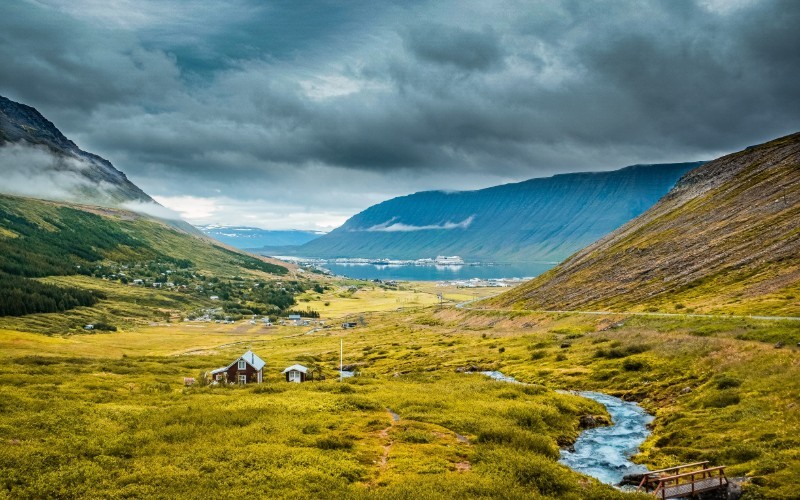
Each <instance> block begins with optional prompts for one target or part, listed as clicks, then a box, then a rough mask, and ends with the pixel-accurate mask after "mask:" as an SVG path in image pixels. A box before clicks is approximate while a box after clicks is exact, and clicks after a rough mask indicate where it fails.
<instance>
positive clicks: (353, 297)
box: [297, 284, 438, 318]
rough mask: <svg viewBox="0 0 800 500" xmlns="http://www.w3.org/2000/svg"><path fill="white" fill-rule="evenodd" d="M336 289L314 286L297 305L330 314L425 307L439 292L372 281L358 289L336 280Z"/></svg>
mask: <svg viewBox="0 0 800 500" xmlns="http://www.w3.org/2000/svg"><path fill="white" fill-rule="evenodd" d="M332 288H333V289H332V290H326V291H325V292H324V293H315V292H314V291H313V290H311V291H309V292H306V293H305V294H303V295H300V296H298V297H297V300H298V306H297V309H300V310H303V309H305V308H311V309H313V310H315V311H318V312H319V313H320V315H322V316H324V317H326V318H340V317H342V316H346V315H348V314H357V313H363V312H370V311H393V310H396V309H399V308H408V307H411V308H413V307H421V306H428V305H431V304H434V303H436V301H437V300H438V299H437V298H436V296H435V295H431V294H429V293H421V292H418V291H415V290H388V289H384V288H380V287H378V286H374V285H371V284H365V285H362V286H361V287H360V288H359V289H358V290H357V291H352V292H351V291H348V290H347V287H344V286H339V285H336V284H334V285H333V287H332Z"/></svg>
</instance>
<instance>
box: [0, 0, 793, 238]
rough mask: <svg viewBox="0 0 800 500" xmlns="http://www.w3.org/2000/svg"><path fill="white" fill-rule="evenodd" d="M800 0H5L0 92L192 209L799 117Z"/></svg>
mask: <svg viewBox="0 0 800 500" xmlns="http://www.w3.org/2000/svg"><path fill="white" fill-rule="evenodd" d="M798 26H800V1H795V0H787V1H769V0H760V1H756V0H752V1H750V0H696V1H695V0H691V1H690V0H686V1H681V0H663V1H656V2H646V1H642V0H636V1H630V2H626V1H622V0H614V1H609V2H590V1H588V0H570V1H567V0H565V1H556V0H546V1H514V0H509V1H487V0H476V1H470V0H455V1H447V0H431V1H418V2H410V1H402V2H401V1H398V2H379V1H376V0H365V1H363V2H362V1H333V0H331V1H322V2H311V1H297V0H286V1H264V0H227V1H225V2H220V1H218V0H199V1H183V0H182V1H177V0H7V1H3V2H0V61H2V69H0V94H1V95H5V96H6V97H9V98H10V99H13V100H16V101H20V102H24V103H26V104H29V105H31V106H34V107H36V108H37V109H38V110H39V111H41V112H42V113H43V114H44V115H45V116H46V117H47V118H49V119H50V120H51V121H53V122H54V123H55V124H56V126H57V127H59V129H61V131H62V132H64V133H65V135H67V136H68V137H69V138H71V139H73V140H74V141H75V142H76V143H77V144H78V145H79V146H80V147H81V148H83V149H85V150H88V151H91V152H93V153H97V154H100V155H101V156H103V157H105V158H107V159H109V160H110V161H111V162H112V163H114V165H115V166H116V167H117V168H119V169H120V170H122V171H124V172H125V173H126V174H127V175H128V177H129V178H130V179H131V180H133V182H134V183H136V184H137V185H139V186H140V187H141V188H142V189H144V190H145V191H146V192H148V193H149V194H150V195H152V196H153V197H155V198H156V199H157V200H159V201H160V202H161V203H163V204H164V205H166V206H168V207H170V208H173V209H176V210H178V211H180V212H181V213H182V214H183V215H184V217H185V218H186V219H187V220H189V221H190V222H193V223H211V222H214V223H225V224H243V225H255V226H259V227H264V228H269V229H284V228H301V229H331V228H333V227H335V226H338V225H339V224H341V223H342V222H344V220H345V219H346V218H347V217H349V216H351V215H353V214H354V213H356V212H358V211H360V210H363V209H364V208H366V207H368V206H370V205H372V204H374V203H377V202H380V201H383V200H385V199H388V198H391V197H394V196H398V195H403V194H408V193H411V192H415V191H420V190H427V189H444V190H459V189H474V188H480V187H487V186H490V185H495V184H500V183H504V182H510V181H517V180H524V179H528V178H532V177H541V176H546V175H552V174H554V173H559V172H573V171H587V170H609V169H616V168H620V167H622V166H625V165H629V164H634V163H658V162H677V161H693V160H699V159H712V158H714V157H716V156H719V155H721V154H724V153H726V152H730V151H734V150H738V149H741V148H743V147H745V146H748V145H750V144H755V143H758V142H762V141H764V140H767V139H770V138H773V137H777V136H780V135H785V134H787V133H791V132H795V131H797V130H800V124H799V122H800V120H799V118H800V29H799V28H798Z"/></svg>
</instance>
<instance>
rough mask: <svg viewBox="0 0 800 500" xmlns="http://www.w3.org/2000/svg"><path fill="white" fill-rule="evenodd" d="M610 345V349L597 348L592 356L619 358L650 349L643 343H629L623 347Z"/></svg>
mask: <svg viewBox="0 0 800 500" xmlns="http://www.w3.org/2000/svg"><path fill="white" fill-rule="evenodd" d="M611 345H612V347H611V348H610V349H598V350H597V351H596V352H595V354H594V356H595V357H596V358H606V359H620V358H625V357H627V356H632V355H634V354H641V353H643V352H645V351H647V350H649V349H650V348H649V347H648V346H646V345H643V344H631V345H628V346H625V347H621V346H619V347H617V346H614V345H613V344H611Z"/></svg>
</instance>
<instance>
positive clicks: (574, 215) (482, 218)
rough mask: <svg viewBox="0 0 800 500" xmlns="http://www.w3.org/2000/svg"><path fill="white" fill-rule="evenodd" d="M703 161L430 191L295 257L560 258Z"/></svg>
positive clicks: (362, 219) (352, 222)
mask: <svg viewBox="0 0 800 500" xmlns="http://www.w3.org/2000/svg"><path fill="white" fill-rule="evenodd" d="M700 164H701V162H695V163H676V164H663V165H634V166H631V167H627V168H623V169H621V170H616V171H612V172H594V173H573V174H563V175H556V176H553V177H547V178H539V179H531V180H528V181H525V182H519V183H515V184H506V185H502V186H495V187H491V188H487V189H481V190H478V191H461V192H443V191H426V192H421V193H415V194H412V195H409V196H403V197H399V198H394V199H391V200H388V201H385V202H383V203H380V204H378V205H374V206H372V207H370V208H368V209H367V210H365V211H363V212H361V213H359V214H357V215H355V216H353V217H351V218H350V219H349V220H348V221H347V222H345V223H344V225H342V226H341V227H339V228H337V229H335V230H334V231H331V232H330V233H328V234H326V235H324V236H321V237H319V238H317V239H315V240H313V241H311V242H309V243H306V244H305V245H303V246H301V247H299V248H294V249H292V254H295V255H301V256H307V257H323V258H332V257H367V258H394V259H415V258H421V257H431V256H436V255H460V256H461V257H464V258H466V259H468V260H484V261H486V260H493V261H507V262H511V261H560V260H562V259H564V258H566V257H567V256H569V255H570V254H572V253H573V252H575V251H576V250H579V249H580V248H583V247H584V246H586V245H588V244H589V243H592V242H593V241H595V240H597V239H598V238H600V237H602V236H605V235H606V234H608V233H610V232H611V231H613V230H614V229H616V228H618V227H619V226H621V225H622V224H624V223H626V222H628V221H629V220H631V219H632V218H634V217H636V216H638V215H639V214H641V213H642V212H644V211H645V210H647V209H648V208H649V207H650V206H652V205H653V203H655V202H656V201H658V199H659V198H661V196H663V195H664V194H665V193H666V192H667V191H669V189H670V188H671V187H672V186H673V185H674V184H675V182H676V181H677V180H678V178H680V176H681V175H683V174H684V173H685V172H686V171H688V170H690V169H692V168H694V167H697V166H698V165H700Z"/></svg>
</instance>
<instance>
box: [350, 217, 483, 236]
mask: <svg viewBox="0 0 800 500" xmlns="http://www.w3.org/2000/svg"><path fill="white" fill-rule="evenodd" d="M396 220H397V217H393V218H392V219H390V220H388V221H386V222H384V223H383V224H376V225H374V226H372V227H369V228H367V229H362V231H366V232H369V233H409V232H414V231H431V230H442V229H445V230H446V229H466V228H468V227H469V226H470V225H471V224H472V221H474V220H475V216H474V215H470V216H469V217H467V218H466V219H464V220H462V221H461V222H450V221H447V222H443V223H441V224H428V225H425V226H415V225H413V224H404V223H402V222H395V221H396ZM355 231H358V230H357V229H356V230H355Z"/></svg>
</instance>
